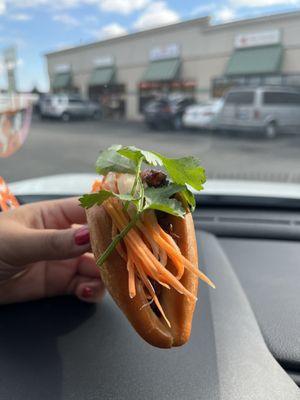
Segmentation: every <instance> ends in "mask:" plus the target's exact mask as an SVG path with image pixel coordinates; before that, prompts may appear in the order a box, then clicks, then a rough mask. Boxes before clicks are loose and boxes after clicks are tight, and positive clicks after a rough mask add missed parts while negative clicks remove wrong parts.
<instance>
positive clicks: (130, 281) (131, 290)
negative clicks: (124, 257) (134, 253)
mask: <svg viewBox="0 0 300 400" xmlns="http://www.w3.org/2000/svg"><path fill="white" fill-rule="evenodd" d="M127 270H128V289H129V297H130V298H131V299H133V298H134V297H135V295H136V288H135V274H134V264H133V262H132V259H131V257H128V261H127Z"/></svg>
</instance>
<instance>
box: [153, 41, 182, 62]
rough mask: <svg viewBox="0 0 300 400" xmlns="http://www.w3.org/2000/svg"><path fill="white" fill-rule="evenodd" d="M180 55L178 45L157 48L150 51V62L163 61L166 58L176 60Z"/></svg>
mask: <svg viewBox="0 0 300 400" xmlns="http://www.w3.org/2000/svg"><path fill="white" fill-rule="evenodd" d="M179 55H180V48H179V45H178V44H176V43H173V44H169V45H167V46H157V47H154V48H153V49H151V50H150V53H149V58H150V61H157V60H165V59H167V58H176V57H179Z"/></svg>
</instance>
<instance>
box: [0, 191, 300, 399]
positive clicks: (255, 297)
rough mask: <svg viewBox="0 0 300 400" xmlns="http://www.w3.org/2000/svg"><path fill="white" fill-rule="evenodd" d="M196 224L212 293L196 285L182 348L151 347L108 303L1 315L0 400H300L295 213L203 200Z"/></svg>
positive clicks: (299, 228) (299, 226)
mask: <svg viewBox="0 0 300 400" xmlns="http://www.w3.org/2000/svg"><path fill="white" fill-rule="evenodd" d="M48 198H53V196H20V202H21V203H27V202H32V201H38V200H41V199H43V200H45V199H48ZM200 203H201V200H200ZM194 221H195V227H196V234H197V241H198V251H199V265H200V267H201V269H202V270H203V271H204V272H205V273H206V274H208V276H209V277H210V278H211V279H212V280H213V281H214V283H215V284H216V290H213V289H211V288H209V287H207V286H205V285H204V284H202V283H200V289H199V296H198V298H199V300H198V303H197V307H196V311H195V314H194V322H193V330H192V335H191V338H190V341H189V343H187V344H186V345H185V346H183V347H180V348H173V349H170V350H161V349H156V348H154V347H151V346H150V345H148V344H147V343H145V342H143V341H142V339H141V338H140V337H138V335H137V334H136V333H135V332H134V330H133V329H132V327H131V326H130V324H129V323H128V322H127V320H126V318H125V317H124V316H123V314H122V313H121V311H120V310H119V309H118V307H117V306H116V305H115V304H114V303H113V301H112V300H111V298H110V296H109V295H106V296H105V298H104V300H103V302H102V303H101V304H98V305H91V304H85V303H82V302H80V301H79V300H77V299H75V298H71V297H60V298H53V299H45V300H41V301H36V302H28V303H24V304H14V305H7V306H2V307H1V314H0V324H1V330H0V371H1V374H0V398H1V399H3V400H6V399H7V400H8V399H13V400H19V399H20V400H21V399H22V400H24V399H30V400H35V399H38V400H40V399H43V400H47V399H49V400H54V399H62V400H71V399H72V400H77V399H78V400H83V399H86V400H94V399H105V400H109V399H120V400H121V399H122V400H123V399H124V400H126V399H143V400H148V399H149V400H150V399H163V400H168V399H172V400H177V399H178V400H179V399H180V400H182V399H188V400H193V399H195V400H196V399H197V400H198V399H205V400H213V399H220V400H227V399H228V400H235V399H236V400H241V399H262V400H267V399H270V400H271V399H272V400H274V399H284V400H289V399H298V398H299V399H300V389H299V387H298V386H300V342H299V332H300V307H299V303H300V299H299V297H300V295H299V294H300V244H299V240H300V211H299V210H298V209H297V207H296V206H295V204H294V205H292V206H291V207H288V208H285V209H283V208H282V207H281V206H280V205H276V206H275V207H272V208H266V207H261V206H252V207H251V206H250V205H238V206H232V205H229V204H226V205H224V204H219V203H218V201H212V199H206V201H203V203H202V205H201V206H200V207H199V208H197V210H196V212H195V217H194Z"/></svg>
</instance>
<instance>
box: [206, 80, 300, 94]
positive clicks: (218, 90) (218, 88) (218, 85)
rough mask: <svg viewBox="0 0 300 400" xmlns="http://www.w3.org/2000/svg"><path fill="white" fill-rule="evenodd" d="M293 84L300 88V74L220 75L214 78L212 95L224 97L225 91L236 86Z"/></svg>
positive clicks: (292, 85)
mask: <svg viewBox="0 0 300 400" xmlns="http://www.w3.org/2000/svg"><path fill="white" fill-rule="evenodd" d="M259 85H270V86H281V85H284V86H291V87H296V88H299V89H300V74H280V75H261V76H244V77H238V78H237V77H234V78H233V77H220V78H216V79H213V81H212V86H211V96H212V97H216V98H218V97H222V96H223V95H224V93H225V92H226V91H227V90H229V89H231V88H233V87H235V86H259Z"/></svg>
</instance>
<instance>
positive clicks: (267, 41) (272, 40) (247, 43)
mask: <svg viewBox="0 0 300 400" xmlns="http://www.w3.org/2000/svg"><path fill="white" fill-rule="evenodd" d="M280 39H281V35H280V31H279V30H278V29H276V30H272V31H264V32H257V33H248V34H240V35H237V36H236V37H235V40H234V45H235V48H237V49H243V48H247V47H257V46H266V45H271V44H278V43H280Z"/></svg>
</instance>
